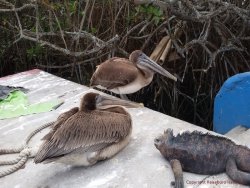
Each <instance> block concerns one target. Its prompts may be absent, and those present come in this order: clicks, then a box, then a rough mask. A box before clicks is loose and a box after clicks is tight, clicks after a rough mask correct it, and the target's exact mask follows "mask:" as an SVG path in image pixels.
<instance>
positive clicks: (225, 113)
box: [213, 72, 250, 134]
mask: <svg viewBox="0 0 250 188" xmlns="http://www.w3.org/2000/svg"><path fill="white" fill-rule="evenodd" d="M238 125H242V126H245V127H248V128H250V72H246V73H241V74H236V75H234V76H232V77H230V78H229V79H227V80H226V82H225V83H224V84H223V86H222V87H221V89H220V91H219V93H218V94H217V95H216V97H215V102H214V118H213V130H214V131H215V132H217V133H221V134H225V133H227V132H228V131H230V130H231V129H232V128H234V127H236V126H238Z"/></svg>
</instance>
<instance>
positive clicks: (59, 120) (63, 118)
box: [42, 107, 79, 140]
mask: <svg viewBox="0 0 250 188" xmlns="http://www.w3.org/2000/svg"><path fill="white" fill-rule="evenodd" d="M78 111H79V108H78V107H74V108H72V109H70V110H68V111H66V112H64V113H62V114H61V115H60V116H58V118H57V120H56V121H55V123H54V124H53V126H52V129H51V131H50V132H49V133H48V134H46V135H45V136H44V137H43V138H42V140H49V139H50V138H51V137H52V136H53V134H54V133H55V132H56V130H57V129H58V128H59V127H60V126H61V125H62V124H63V123H64V122H65V121H66V120H67V119H69V118H70V117H71V116H72V115H74V114H75V113H77V112H78Z"/></svg>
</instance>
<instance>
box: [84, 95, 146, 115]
mask: <svg viewBox="0 0 250 188" xmlns="http://www.w3.org/2000/svg"><path fill="white" fill-rule="evenodd" d="M113 106H124V107H128V108H138V107H143V105H142V104H139V103H135V102H132V101H125V100H121V99H117V98H114V97H109V96H104V95H100V94H99V93H94V92H90V93H87V94H85V95H84V96H83V97H82V99H81V103H80V110H81V111H92V110H96V109H107V108H110V107H113Z"/></svg>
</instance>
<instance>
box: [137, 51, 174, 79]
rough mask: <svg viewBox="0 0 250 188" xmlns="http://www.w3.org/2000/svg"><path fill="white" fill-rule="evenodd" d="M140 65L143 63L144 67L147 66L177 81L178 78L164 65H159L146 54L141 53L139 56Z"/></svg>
mask: <svg viewBox="0 0 250 188" xmlns="http://www.w3.org/2000/svg"><path fill="white" fill-rule="evenodd" d="M138 65H141V66H143V67H147V68H149V69H151V70H153V71H154V72H157V73H159V74H161V75H163V76H166V77H168V78H170V79H172V80H174V81H177V78H176V77H175V76H174V75H172V74H171V73H169V72H168V71H167V70H165V69H164V68H163V67H161V66H160V65H158V64H157V63H156V62H155V61H153V60H152V59H150V58H149V57H148V56H147V55H146V54H141V56H140V57H139V58H138Z"/></svg>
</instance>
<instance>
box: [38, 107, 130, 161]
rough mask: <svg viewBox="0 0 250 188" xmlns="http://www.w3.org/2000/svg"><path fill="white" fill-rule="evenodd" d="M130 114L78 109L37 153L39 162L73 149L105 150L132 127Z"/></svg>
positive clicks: (82, 150)
mask: <svg viewBox="0 0 250 188" xmlns="http://www.w3.org/2000/svg"><path fill="white" fill-rule="evenodd" d="M131 128H132V123H131V118H130V116H129V115H128V114H125V115H124V114H120V113H114V112H107V111H98V110H95V111H92V112H91V113H84V112H78V113H76V114H74V115H73V116H71V117H70V118H69V119H68V120H67V121H65V122H64V123H63V124H62V125H61V126H59V127H58V129H57V130H56V131H55V132H54V134H53V136H51V138H50V139H49V140H45V141H44V143H43V144H42V146H41V147H40V148H39V151H38V153H37V154H36V156H35V159H34V161H35V163H39V162H42V161H44V160H46V159H51V158H54V157H59V156H62V155H65V154H68V153H71V152H77V151H81V152H85V151H86V152H88V151H97V150H101V149H102V148H104V147H107V146H108V145H110V144H112V143H115V142H119V141H120V140H122V139H123V138H125V137H126V136H127V135H128V134H129V133H130V131H131Z"/></svg>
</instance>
